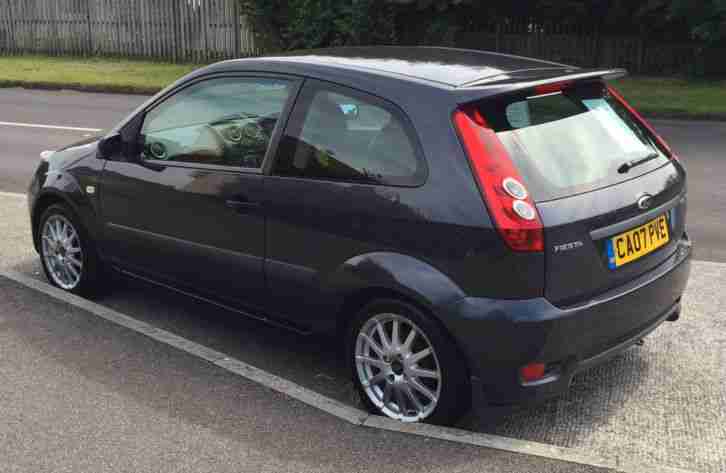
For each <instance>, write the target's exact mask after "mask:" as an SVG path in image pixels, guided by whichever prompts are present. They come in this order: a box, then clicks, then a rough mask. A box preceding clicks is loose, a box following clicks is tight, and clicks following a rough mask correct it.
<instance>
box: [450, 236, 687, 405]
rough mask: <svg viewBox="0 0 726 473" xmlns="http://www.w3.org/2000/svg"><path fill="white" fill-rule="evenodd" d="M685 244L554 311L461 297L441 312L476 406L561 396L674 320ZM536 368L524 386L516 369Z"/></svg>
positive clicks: (540, 305) (537, 302)
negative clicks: (536, 377) (582, 374)
mask: <svg viewBox="0 0 726 473" xmlns="http://www.w3.org/2000/svg"><path fill="white" fill-rule="evenodd" d="M690 257H691V244H690V241H688V240H687V239H684V240H682V241H681V242H680V243H679V246H678V249H677V250H676V252H675V253H674V254H673V255H672V256H671V257H670V258H669V259H668V260H666V261H665V262H664V263H663V264H661V265H660V266H658V267H657V268H655V269H654V270H652V271H650V272H648V273H646V274H644V275H641V276H640V277H639V278H637V279H635V280H633V281H631V282H629V283H628V284H626V285H624V286H621V287H618V288H616V289H613V290H611V291H609V292H608V293H605V294H602V295H600V296H598V297H597V298H595V299H593V300H591V301H589V302H588V303H586V304H582V305H578V306H574V307H567V308H559V307H555V306H554V305H552V304H551V303H549V302H548V301H547V300H546V299H544V298H538V299H529V300H519V301H500V300H492V299H479V298H466V299H463V300H461V301H458V302H457V303H455V304H453V305H451V306H449V307H446V308H444V309H443V311H444V312H447V313H446V317H445V323H446V324H447V326H448V328H449V330H450V331H451V333H452V334H453V335H454V337H455V338H456V339H457V341H458V342H459V345H460V347H461V348H462V350H463V352H464V354H465V356H466V358H467V359H468V363H469V368H470V371H471V380H472V388H473V390H474V392H473V400H474V402H475V403H476V404H484V403H487V404H513V403H524V402H530V401H538V400H542V399H546V398H549V397H552V396H556V395H559V394H561V393H562V392H563V391H566V390H567V389H568V387H569V386H570V383H571V382H572V378H573V376H574V375H575V374H576V373H577V372H579V371H582V370H584V369H587V368H590V367H592V366H594V365H596V364H598V363H601V362H603V361H605V360H607V359H608V358H610V357H612V356H614V355H616V354H618V353H620V352H621V351H623V350H625V349H627V348H628V347H630V346H632V345H634V344H635V343H637V342H638V341H639V340H641V339H642V338H643V337H645V336H646V335H648V334H649V333H650V332H652V331H653V330H655V329H656V328H657V327H658V326H659V325H660V324H661V323H663V322H664V321H665V320H667V319H675V318H677V317H678V316H679V315H680V307H681V306H680V300H681V296H682V294H683V291H684V290H685V288H686V284H687V282H688V277H689V275H690ZM531 362H543V363H546V364H547V365H548V371H547V374H546V376H545V378H543V379H542V380H540V381H537V382H534V383H524V382H523V381H522V380H521V379H520V377H519V368H521V367H522V366H524V365H526V364H528V363H531Z"/></svg>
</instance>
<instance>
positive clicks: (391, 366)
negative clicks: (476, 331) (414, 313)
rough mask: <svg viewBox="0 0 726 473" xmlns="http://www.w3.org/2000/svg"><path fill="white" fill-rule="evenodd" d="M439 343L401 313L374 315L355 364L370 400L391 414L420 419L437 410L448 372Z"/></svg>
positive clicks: (357, 347)
mask: <svg viewBox="0 0 726 473" xmlns="http://www.w3.org/2000/svg"><path fill="white" fill-rule="evenodd" d="M440 366H441V365H440V364H439V360H438V358H437V357H436V352H435V351H434V347H433V345H432V344H431V342H430V341H429V339H428V338H427V337H426V335H425V334H424V333H423V331H422V330H421V329H420V328H419V327H418V326H416V324H414V323H413V322H412V321H411V320H409V319H407V318H406V317H403V316H401V315H398V314H379V315H376V316H374V317H372V318H370V319H369V320H368V321H367V322H366V323H365V324H364V325H363V327H362V328H361V329H360V331H359V332H358V337H357V339H356V344H355V367H356V371H357V373H358V379H359V380H360V383H361V385H362V386H363V390H364V391H365V393H366V395H367V396H368V399H370V401H371V402H372V403H373V404H374V405H375V406H376V407H378V408H379V409H380V410H381V412H382V413H383V414H385V415H386V416H388V417H390V418H392V419H396V420H400V421H403V422H418V421H421V420H424V419H426V418H427V417H429V416H430V415H431V413H433V411H434V409H436V405H437V404H438V401H439V398H440V396H441V385H442V382H443V377H442V373H441V368H440Z"/></svg>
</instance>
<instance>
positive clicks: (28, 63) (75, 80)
mask: <svg viewBox="0 0 726 473" xmlns="http://www.w3.org/2000/svg"><path fill="white" fill-rule="evenodd" d="M198 67H200V66H199V65H191V64H167V63H160V62H151V61H136V60H128V59H110V58H104V59H100V58H98V59H96V58H89V59H82V58H66V57H47V56H0V86H4V87H14V86H20V87H29V88H31V87H36V88H51V89H53V88H66V89H76V90H83V91H94V92H117V93H138V94H151V93H155V92H157V91H159V90H160V89H162V88H164V87H166V86H167V85H169V84H170V83H171V82H173V81H175V80H176V79H178V78H179V77H181V76H183V75H185V74H187V73H188V72H191V71H193V70H194V69H196V68H198Z"/></svg>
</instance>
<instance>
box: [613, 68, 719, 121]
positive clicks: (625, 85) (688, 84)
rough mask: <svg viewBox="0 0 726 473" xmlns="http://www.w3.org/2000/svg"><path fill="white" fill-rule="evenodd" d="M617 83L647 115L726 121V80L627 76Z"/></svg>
mask: <svg viewBox="0 0 726 473" xmlns="http://www.w3.org/2000/svg"><path fill="white" fill-rule="evenodd" d="M613 85H614V86H615V88H617V89H618V90H620V91H621V92H622V93H623V95H624V96H625V97H626V98H627V99H628V101H629V102H631V103H632V104H633V105H634V106H635V108H637V109H638V110H639V111H640V112H642V113H643V114H645V115H651V116H659V117H667V118H703V119H721V120H726V80H712V81H707V80H696V79H677V78H657V77H626V78H625V79H621V80H619V81H616V82H615V83H614V84H613Z"/></svg>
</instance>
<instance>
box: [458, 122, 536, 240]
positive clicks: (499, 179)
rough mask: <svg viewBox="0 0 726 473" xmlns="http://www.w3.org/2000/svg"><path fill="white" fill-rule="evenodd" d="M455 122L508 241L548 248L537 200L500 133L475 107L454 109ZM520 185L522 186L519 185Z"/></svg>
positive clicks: (480, 183) (486, 199) (492, 210)
mask: <svg viewBox="0 0 726 473" xmlns="http://www.w3.org/2000/svg"><path fill="white" fill-rule="evenodd" d="M454 124H455V125H456V128H457V130H458V131H459V135H460V136H461V140H462V142H463V143H464V148H465V149H466V154H467V157H468V158H469V162H470V163H471V167H472V171H473V172H474V176H475V177H476V180H477V183H478V184H479V190H480V192H481V194H482V197H483V198H484V202H485V203H486V205H487V208H488V209H489V213H490V215H491V217H492V220H493V223H494V224H495V225H496V227H497V230H498V231H499V234H500V235H501V236H502V238H503V239H504V242H505V243H506V244H507V246H508V247H509V248H511V249H512V250H514V251H521V252H537V251H544V231H543V227H542V221H541V220H540V217H539V214H538V213H537V209H536V207H535V205H534V201H532V198H531V197H530V195H529V192H527V190H526V188H524V185H523V184H522V182H523V179H522V177H521V176H520V175H519V171H518V170H517V168H516V167H515V165H514V163H513V162H512V159H511V158H510V157H509V154H508V153H507V150H506V149H505V148H504V145H503V144H502V142H501V141H500V140H499V138H498V137H497V134H496V133H495V132H494V130H492V129H491V128H489V126H488V125H487V123H486V120H485V119H484V117H482V115H481V114H480V113H479V111H478V110H476V109H475V108H471V109H466V110H462V109H459V110H457V111H456V112H454ZM513 182H514V183H516V184H514V185H513V184H512V183H513ZM517 185H518V186H521V187H522V188H521V189H516V188H515V187H517ZM517 196H518V197H520V198H519V199H518V198H516V197H517Z"/></svg>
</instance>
